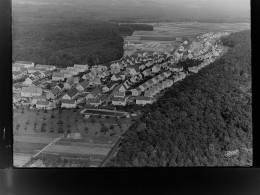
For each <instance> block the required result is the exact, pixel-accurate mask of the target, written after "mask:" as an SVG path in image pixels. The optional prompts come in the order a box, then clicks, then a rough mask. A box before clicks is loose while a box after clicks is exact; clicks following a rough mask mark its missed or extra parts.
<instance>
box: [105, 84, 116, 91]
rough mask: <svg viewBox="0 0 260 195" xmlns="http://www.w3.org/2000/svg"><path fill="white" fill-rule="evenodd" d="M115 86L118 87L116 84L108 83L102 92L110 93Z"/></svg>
mask: <svg viewBox="0 0 260 195" xmlns="http://www.w3.org/2000/svg"><path fill="white" fill-rule="evenodd" d="M115 86H116V83H115V82H110V83H108V84H107V85H106V86H104V87H103V88H102V91H103V92H108V91H110V90H112V89H113V88H114V87H115Z"/></svg>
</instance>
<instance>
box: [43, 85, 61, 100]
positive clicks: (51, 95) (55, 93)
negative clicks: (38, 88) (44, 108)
mask: <svg viewBox="0 0 260 195" xmlns="http://www.w3.org/2000/svg"><path fill="white" fill-rule="evenodd" d="M60 92H61V91H60V89H59V88H54V89H52V90H51V91H50V92H48V93H47V95H46V98H47V99H53V100H54V99H56V98H57V96H58V95H59V94H60Z"/></svg>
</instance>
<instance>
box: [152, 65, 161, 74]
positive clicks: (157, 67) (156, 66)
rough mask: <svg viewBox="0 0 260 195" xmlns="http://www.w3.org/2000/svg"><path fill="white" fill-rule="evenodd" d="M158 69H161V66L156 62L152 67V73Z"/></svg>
mask: <svg viewBox="0 0 260 195" xmlns="http://www.w3.org/2000/svg"><path fill="white" fill-rule="evenodd" d="M160 70H161V67H160V65H159V64H156V65H155V66H153V67H152V72H153V73H156V72H159V71H160Z"/></svg>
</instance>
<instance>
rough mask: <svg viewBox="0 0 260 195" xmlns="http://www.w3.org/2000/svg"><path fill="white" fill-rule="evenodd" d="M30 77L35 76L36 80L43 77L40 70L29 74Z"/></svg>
mask: <svg viewBox="0 0 260 195" xmlns="http://www.w3.org/2000/svg"><path fill="white" fill-rule="evenodd" d="M29 77H33V78H34V79H35V80H37V79H40V78H41V77H42V74H41V73H40V72H38V71H37V72H34V73H32V74H30V75H29Z"/></svg>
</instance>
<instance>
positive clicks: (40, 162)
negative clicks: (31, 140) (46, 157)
mask: <svg viewBox="0 0 260 195" xmlns="http://www.w3.org/2000/svg"><path fill="white" fill-rule="evenodd" d="M30 167H45V165H44V164H43V162H42V160H40V159H38V160H36V161H35V162H34V163H33V164H31V165H30Z"/></svg>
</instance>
